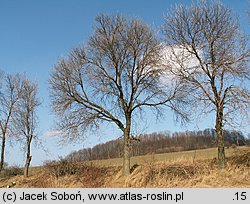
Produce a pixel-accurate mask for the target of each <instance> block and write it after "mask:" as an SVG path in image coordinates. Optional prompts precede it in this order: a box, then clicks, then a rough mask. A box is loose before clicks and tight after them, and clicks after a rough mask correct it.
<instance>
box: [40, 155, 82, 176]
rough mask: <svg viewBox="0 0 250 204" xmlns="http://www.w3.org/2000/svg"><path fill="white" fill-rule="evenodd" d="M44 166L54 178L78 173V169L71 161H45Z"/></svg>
mask: <svg viewBox="0 0 250 204" xmlns="http://www.w3.org/2000/svg"><path fill="white" fill-rule="evenodd" d="M44 166H45V167H46V168H47V170H48V172H49V174H50V175H52V176H55V177H57V178H58V177H60V176H66V175H74V174H76V173H79V171H80V167H79V165H77V163H76V162H75V161H73V160H69V159H63V158H60V159H59V160H58V161H55V160H53V161H46V162H44Z"/></svg>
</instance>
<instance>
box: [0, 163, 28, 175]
mask: <svg viewBox="0 0 250 204" xmlns="http://www.w3.org/2000/svg"><path fill="white" fill-rule="evenodd" d="M22 174H23V170H22V168H20V167H19V166H10V167H7V168H5V169H3V170H2V171H1V174H0V177H1V178H6V177H7V178H8V177H13V176H17V175H22Z"/></svg>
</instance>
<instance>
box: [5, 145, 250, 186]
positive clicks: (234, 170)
mask: <svg viewBox="0 0 250 204" xmlns="http://www.w3.org/2000/svg"><path fill="white" fill-rule="evenodd" d="M215 152H216V149H208V150H206V151H205V150H202V151H196V152H195V154H194V152H182V153H172V154H162V155H157V154H156V155H147V156H141V157H139V158H133V159H132V161H133V168H132V173H131V175H130V176H128V177H124V176H122V167H121V165H120V162H119V160H111V161H110V160H106V161H93V162H91V163H88V164H86V163H84V164H83V163H81V164H80V163H77V165H78V167H79V168H78V169H80V171H77V172H74V174H72V175H67V174H66V175H63V176H55V175H54V174H53V172H52V170H51V168H48V167H35V168H32V170H31V175H30V177H29V178H25V177H23V176H15V177H11V178H2V179H0V186H2V187H6V186H7V185H11V184H12V183H13V182H15V183H16V185H15V186H14V187H18V188H19V187H23V188H38V187H39V188H59V187H60V188H78V187H80V188H84V187H115V188H116V187H153V188H156V187H165V188H166V187H169V188H173V187H174V188H182V187H187V188H190V187H195V188H196V187H217V188H218V187H235V188H238V187H239V188H242V187H245V188H246V187H248V188H249V187H250V147H242V148H237V149H232V150H227V151H226V154H227V158H228V159H227V167H226V169H225V170H222V171H220V170H218V169H217V168H216V159H215V158H213V156H214V153H215ZM180 155H186V157H181V156H180ZM204 155H210V156H207V158H205V156H204ZM117 162H118V163H117ZM104 163H105V164H106V165H102V164H104Z"/></svg>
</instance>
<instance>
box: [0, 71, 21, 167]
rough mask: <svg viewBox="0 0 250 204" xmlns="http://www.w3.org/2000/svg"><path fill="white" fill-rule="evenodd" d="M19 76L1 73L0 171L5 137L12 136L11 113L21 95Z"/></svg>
mask: <svg viewBox="0 0 250 204" xmlns="http://www.w3.org/2000/svg"><path fill="white" fill-rule="evenodd" d="M21 78H22V77H21V76H20V75H18V74H16V75H2V79H3V80H2V84H1V93H0V129H1V140H2V141H1V162H0V171H2V169H3V165H4V158H5V144H6V137H7V135H8V136H11V135H12V136H13V129H12V128H11V123H12V115H13V111H14V108H15V106H16V103H17V101H18V100H19V98H20V96H21V91H22V80H21Z"/></svg>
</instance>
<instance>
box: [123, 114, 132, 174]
mask: <svg viewBox="0 0 250 204" xmlns="http://www.w3.org/2000/svg"><path fill="white" fill-rule="evenodd" d="M130 128H131V116H130V117H129V116H128V117H126V128H125V129H124V155H123V175H124V176H128V175H130V138H129V137H130Z"/></svg>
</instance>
